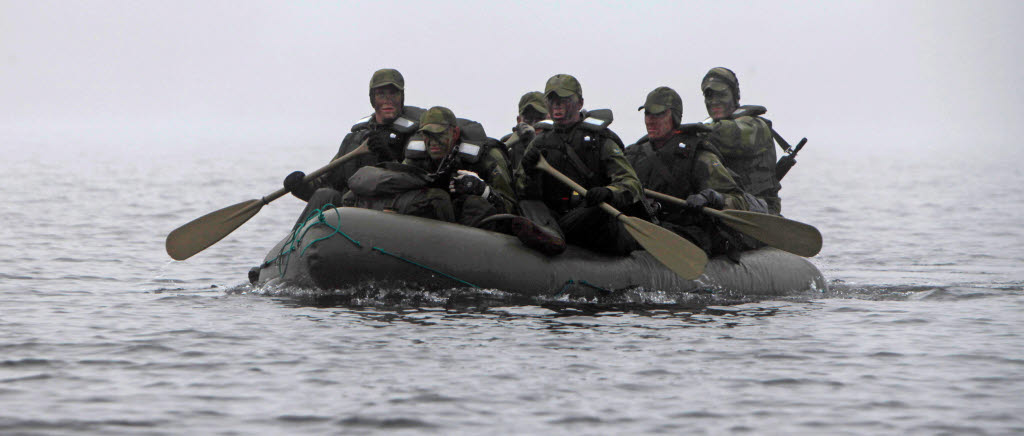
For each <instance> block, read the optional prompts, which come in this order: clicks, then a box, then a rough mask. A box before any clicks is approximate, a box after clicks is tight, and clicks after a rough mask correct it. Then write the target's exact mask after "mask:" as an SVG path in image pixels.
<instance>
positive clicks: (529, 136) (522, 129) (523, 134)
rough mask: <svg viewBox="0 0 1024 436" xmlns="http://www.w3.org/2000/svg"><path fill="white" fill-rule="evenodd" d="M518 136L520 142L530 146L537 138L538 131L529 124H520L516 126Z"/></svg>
mask: <svg viewBox="0 0 1024 436" xmlns="http://www.w3.org/2000/svg"><path fill="white" fill-rule="evenodd" d="M516 134H517V135H519V140H520V141H522V143H523V144H529V143H530V141H533V138H535V137H537V130H535V129H534V128H533V126H531V125H530V124H529V123H519V125H518V126H516Z"/></svg>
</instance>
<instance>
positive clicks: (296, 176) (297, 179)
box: [284, 171, 306, 192]
mask: <svg viewBox="0 0 1024 436" xmlns="http://www.w3.org/2000/svg"><path fill="white" fill-rule="evenodd" d="M304 178H306V173H304V172H302V171H295V172H293V173H291V174H289V175H288V177H285V178H284V189H285V190H287V191H288V192H295V190H296V189H299V188H301V187H302V179H304Z"/></svg>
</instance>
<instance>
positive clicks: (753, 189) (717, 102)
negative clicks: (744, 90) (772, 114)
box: [700, 67, 782, 214]
mask: <svg viewBox="0 0 1024 436" xmlns="http://www.w3.org/2000/svg"><path fill="white" fill-rule="evenodd" d="M700 88H701V91H702V92H703V93H704V105H705V106H706V107H707V110H708V115H709V116H710V118H708V120H706V121H705V123H707V124H708V125H710V126H711V129H712V131H713V135H714V137H715V140H716V141H717V145H718V149H719V151H721V154H722V162H723V163H724V164H725V166H726V167H728V168H729V169H730V170H732V171H734V172H735V173H736V176H737V177H736V180H737V181H738V182H739V184H740V186H741V187H742V188H743V190H745V191H746V192H749V193H751V194H753V195H754V196H756V197H757V198H758V199H761V200H763V201H764V202H765V203H766V204H767V206H768V210H769V211H771V213H774V214H779V213H781V211H782V200H781V199H780V198H779V189H780V188H781V185H780V184H779V180H778V178H776V176H775V162H776V155H775V144H774V142H773V140H772V129H771V124H770V123H769V122H768V121H767V120H765V119H763V118H761V117H759V116H757V115H753V114H750V113H748V112H747V111H742V110H740V111H738V109H741V108H740V106H739V102H740V82H739V79H737V78H736V74H734V73H733V72H732V70H730V69H728V68H723V67H715V68H712V69H711V70H709V71H708V72H707V74H706V75H704V79H703V80H701V85H700Z"/></svg>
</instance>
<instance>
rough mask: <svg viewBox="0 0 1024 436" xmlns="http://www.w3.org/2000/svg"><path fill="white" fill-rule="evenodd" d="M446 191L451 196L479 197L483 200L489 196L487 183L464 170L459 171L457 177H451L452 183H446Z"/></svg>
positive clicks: (489, 191) (489, 188)
mask: <svg viewBox="0 0 1024 436" xmlns="http://www.w3.org/2000/svg"><path fill="white" fill-rule="evenodd" d="M448 191H449V192H451V193H452V194H460V195H479V196H481V197H483V198H487V197H488V196H489V195H491V187H490V186H487V182H485V181H483V179H481V178H480V176H477V175H476V173H474V172H472V171H466V170H459V171H458V175H456V176H455V177H452V181H451V182H448Z"/></svg>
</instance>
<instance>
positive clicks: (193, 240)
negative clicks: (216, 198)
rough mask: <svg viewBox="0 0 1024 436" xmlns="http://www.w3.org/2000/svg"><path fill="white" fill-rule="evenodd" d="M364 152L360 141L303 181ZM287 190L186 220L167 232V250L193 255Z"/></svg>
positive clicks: (174, 256) (180, 257) (181, 257)
mask: <svg viewBox="0 0 1024 436" xmlns="http://www.w3.org/2000/svg"><path fill="white" fill-rule="evenodd" d="M367 152H369V148H368V147H367V145H366V144H365V143H363V144H360V145H359V147H356V149H355V150H352V151H350V152H348V153H346V154H345V155H344V156H341V157H339V158H337V159H334V160H333V161H331V162H330V163H328V164H327V165H324V167H323V168H320V169H318V170H316V171H313V172H311V173H309V174H307V175H306V177H304V178H303V179H302V181H303V183H308V182H310V181H312V180H315V179H316V178H317V177H320V176H322V175H324V174H325V173H327V172H328V171H331V170H333V169H335V168H337V167H338V166H339V165H341V164H343V163H345V162H347V161H349V160H351V159H352V158H355V157H357V156H361V155H363V154H366V153H367ZM287 193H288V190H287V189H284V188H281V189H278V190H276V191H274V192H272V193H270V195H267V196H265V197H262V198H260V199H259V200H248V201H243V202H241V203H238V204H235V205H231V206H228V207H225V208H223V209H219V210H216V211H213V212H210V213H208V214H206V215H203V216H201V217H199V218H196V219H194V220H192V221H189V222H188V223H186V224H185V225H182V226H181V227H178V228H176V229H174V230H173V231H171V233H169V234H168V235H167V241H166V242H165V246H166V249H167V254H168V255H170V256H171V258H172V259H174V260H185V259H188V258H189V257H192V256H193V255H195V254H196V253H198V252H200V251H203V250H205V249H207V248H209V247H210V246H211V245H213V244H216V243H217V242H218V241H220V240H221V239H223V238H224V237H225V236H227V235H228V234H230V233H231V232H233V231H235V229H237V228H238V227H240V226H241V225H242V224H245V222H246V221H249V219H250V218H252V217H253V216H255V215H256V214H257V213H259V211H260V209H261V208H263V205H266V204H269V203H270V202H271V201H274V200H277V199H278V198H281V196H283V195H285V194H287Z"/></svg>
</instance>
